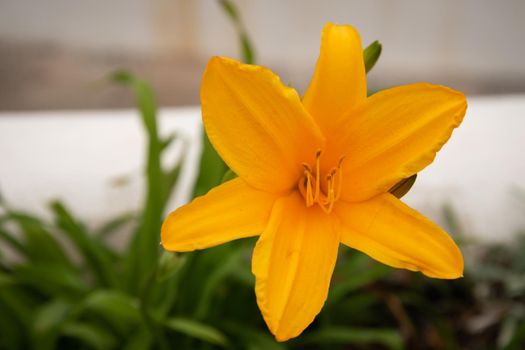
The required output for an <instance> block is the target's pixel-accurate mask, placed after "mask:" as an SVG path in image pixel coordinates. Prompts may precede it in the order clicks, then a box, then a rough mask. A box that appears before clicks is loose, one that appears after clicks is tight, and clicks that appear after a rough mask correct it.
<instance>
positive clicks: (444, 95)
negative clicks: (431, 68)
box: [333, 83, 467, 201]
mask: <svg viewBox="0 0 525 350" xmlns="http://www.w3.org/2000/svg"><path fill="white" fill-rule="evenodd" d="M466 108H467V102H466V99H465V96H464V95H463V94H462V93H461V92H458V91H454V90H452V89H449V88H446V87H443V86H438V85H431V84H425V83H421V84H413V85H406V86H401V87H396V88H392V89H388V90H385V91H381V92H378V93H376V94H374V95H373V96H371V97H369V98H368V100H367V102H366V103H365V104H364V105H363V106H362V107H360V108H359V109H358V110H356V111H354V112H352V113H351V114H349V115H348V116H347V118H345V120H344V123H343V124H341V125H340V126H339V127H338V130H344V133H343V132H340V133H339V134H338V135H335V136H334V138H333V139H334V142H335V144H334V145H333V147H335V148H336V149H339V150H340V152H341V153H343V154H345V156H346V158H345V162H344V164H343V167H344V171H345V176H346V177H345V179H344V184H345V186H343V193H342V197H343V198H344V199H346V200H347V201H361V200H364V199H368V198H372V197H373V196H375V195H378V194H380V193H384V192H387V191H388V190H389V189H390V188H391V187H392V186H393V185H395V184H396V183H397V182H399V181H400V180H402V179H405V178H408V177H410V176H412V175H413V174H415V173H417V172H419V171H421V170H422V169H423V168H425V167H426V166H427V165H429V164H430V163H432V161H433V160H434V158H435V156H436V153H437V152H438V151H439V150H440V149H441V147H442V146H443V145H444V144H445V142H446V141H447V140H448V139H449V138H450V135H451V134H452V131H453V130H454V128H456V127H457V126H459V124H460V123H461V121H462V120H463V117H464V115H465V111H466Z"/></svg>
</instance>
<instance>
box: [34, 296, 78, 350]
mask: <svg viewBox="0 0 525 350" xmlns="http://www.w3.org/2000/svg"><path fill="white" fill-rule="evenodd" d="M70 311H71V305H70V304H69V303H67V302H66V301H64V300H62V299H53V300H51V301H50V302H48V303H46V304H44V305H43V306H41V307H40V308H39V309H38V310H36V312H35V318H34V323H33V344H34V345H33V346H34V348H35V349H39V350H48V349H49V350H52V349H55V348H56V342H57V339H58V335H59V332H60V327H61V326H62V324H63V323H64V322H65V321H66V320H67V318H68V316H69V313H70Z"/></svg>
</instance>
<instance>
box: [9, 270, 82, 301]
mask: <svg viewBox="0 0 525 350" xmlns="http://www.w3.org/2000/svg"><path fill="white" fill-rule="evenodd" d="M13 277H14V278H15V279H16V280H17V282H18V283H22V284H24V285H27V286H29V287H31V288H33V289H34V290H37V291H39V292H40V293H45V294H47V295H49V296H57V295H61V296H64V297H75V296H78V295H81V294H83V293H85V292H86V291H87V289H88V287H87V286H86V284H85V282H84V281H83V280H82V279H81V278H80V276H79V274H78V273H77V271H75V270H72V269H71V268H69V267H68V266H65V265H62V264H56V263H43V262H42V263H38V264H34V263H28V264H23V265H19V266H17V267H16V268H15V269H14V271H13Z"/></svg>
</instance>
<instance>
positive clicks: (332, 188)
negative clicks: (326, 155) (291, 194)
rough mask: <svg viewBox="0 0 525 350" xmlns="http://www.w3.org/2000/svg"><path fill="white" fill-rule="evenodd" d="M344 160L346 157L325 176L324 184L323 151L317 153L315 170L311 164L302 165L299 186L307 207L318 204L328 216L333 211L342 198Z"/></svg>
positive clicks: (340, 159)
mask: <svg viewBox="0 0 525 350" xmlns="http://www.w3.org/2000/svg"><path fill="white" fill-rule="evenodd" d="M343 160H344V156H342V157H341V158H339V161H338V162H337V166H335V167H333V168H332V169H331V170H330V171H329V172H328V173H327V174H326V175H325V176H324V181H325V182H324V183H323V182H322V181H323V177H322V175H321V150H318V151H317V152H316V153H315V169H312V167H311V166H310V164H307V163H302V166H303V168H304V173H303V175H302V176H301V178H300V179H299V182H298V184H297V186H298V187H299V192H301V194H302V195H303V198H304V200H305V202H306V206H307V207H311V206H312V205H314V204H316V203H317V204H318V205H319V206H320V207H321V209H323V211H324V212H325V213H327V214H328V213H330V212H331V211H332V209H333V207H334V203H335V201H337V200H338V199H339V197H340V196H341V187H342V184H343V167H342V165H343Z"/></svg>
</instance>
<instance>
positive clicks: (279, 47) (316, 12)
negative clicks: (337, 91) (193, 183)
mask: <svg viewBox="0 0 525 350" xmlns="http://www.w3.org/2000/svg"><path fill="white" fill-rule="evenodd" d="M235 3H236V4H237V5H238V6H239V8H240V10H241V13H242V15H243V18H244V22H245V24H246V27H247V31H248V33H249V34H250V36H251V38H252V41H253V43H254V46H255V47H256V49H257V52H256V53H257V62H258V63H259V64H262V65H265V66H269V67H271V68H272V69H273V70H275V71H276V72H278V73H279V74H280V75H281V77H282V79H283V81H284V82H285V83H291V84H292V85H293V86H295V87H297V88H298V89H299V90H301V91H302V90H303V89H304V87H305V86H306V84H307V83H308V81H309V79H310V76H311V74H312V71H313V67H314V64H315V60H316V58H317V55H318V50H319V37H320V31H321V29H322V27H323V25H324V23H326V22H327V21H332V22H338V23H349V24H352V25H354V26H355V27H357V28H358V29H359V31H360V32H361V35H362V38H363V43H364V45H367V44H368V43H370V42H372V41H373V40H375V39H379V40H380V41H381V42H382V43H383V49H384V50H383V56H382V57H381V60H380V62H379V65H378V66H377V67H376V69H375V70H374V72H373V73H372V74H371V76H370V86H371V88H372V89H377V88H381V87H387V86H390V85H397V84H403V83H410V82H416V81H421V80H426V81H431V82H433V83H441V84H446V85H450V86H452V87H454V88H457V89H461V90H463V91H466V92H467V93H468V94H501V93H515V92H525V65H524V64H523V57H525V45H524V44H523V38H525V21H524V17H525V16H524V15H525V1H522V0H509V1H493V0H462V1H457V0H440V1H432V2H430V1H420V0H397V1H391V0H369V1H366V2H365V1H348V0H328V1H312V0H288V1H278V0H266V1H261V0H236V1H235ZM236 39H237V38H236V36H235V31H234V27H233V25H232V24H231V23H230V22H229V21H228V19H227V18H226V16H225V15H224V14H223V13H222V11H221V8H220V7H219V6H218V4H217V2H216V1H214V0H111V1H94V0H90V1H73V0H0V81H1V82H2V84H1V85H0V109H1V110H23V109H70V108H112V107H123V106H131V101H130V100H129V96H128V94H127V93H125V92H123V91H122V90H121V89H117V88H114V87H109V86H107V85H106V84H101V83H100V80H99V79H101V78H103V77H104V76H105V75H106V74H107V73H108V72H111V71H112V70H114V69H118V68H126V69H130V70H132V71H133V72H135V73H136V74H138V75H140V76H141V77H143V78H144V79H146V80H148V81H150V82H152V84H153V85H154V86H155V88H156V90H157V92H158V94H159V98H160V103H161V104H162V105H165V106H180V105H191V104H197V103H198V102H199V101H198V90H199V85H200V77H201V73H202V70H203V67H204V65H205V64H206V61H207V59H208V57H210V56H212V55H226V56H231V57H237V58H238V57H239V49H238V43H237V40H236Z"/></svg>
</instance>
